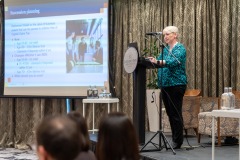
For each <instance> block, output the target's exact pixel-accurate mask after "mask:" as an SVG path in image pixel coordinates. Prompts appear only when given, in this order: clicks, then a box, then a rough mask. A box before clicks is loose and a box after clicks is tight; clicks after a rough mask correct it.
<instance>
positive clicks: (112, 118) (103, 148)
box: [96, 112, 139, 160]
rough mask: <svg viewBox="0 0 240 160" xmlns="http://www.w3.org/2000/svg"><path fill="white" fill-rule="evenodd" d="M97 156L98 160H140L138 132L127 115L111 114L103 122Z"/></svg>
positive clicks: (101, 123) (100, 127) (99, 134)
mask: <svg viewBox="0 0 240 160" xmlns="http://www.w3.org/2000/svg"><path fill="white" fill-rule="evenodd" d="M96 155H97V159H98V160H123V159H124V160H139V150H138V139H137V136H136V131H135V128H134V126H133V124H132V122H131V121H130V119H129V118H128V117H127V116H126V115H125V114H123V113H119V112H116V113H110V114H108V115H107V116H106V117H105V118H103V119H102V120H101V122H100V126H99V133H98V143H97V151H96Z"/></svg>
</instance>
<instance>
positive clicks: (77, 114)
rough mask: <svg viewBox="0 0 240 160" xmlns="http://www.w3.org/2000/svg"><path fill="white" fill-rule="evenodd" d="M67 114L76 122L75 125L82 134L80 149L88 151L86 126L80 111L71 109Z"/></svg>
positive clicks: (88, 143)
mask: <svg viewBox="0 0 240 160" xmlns="http://www.w3.org/2000/svg"><path fill="white" fill-rule="evenodd" d="M67 116H68V117H69V118H70V119H71V120H73V121H74V122H76V124H77V127H78V129H79V131H80V134H81V135H83V137H81V139H82V146H81V150H82V151H88V150H89V149H90V139H89V134H88V127H87V123H86V120H85V118H84V117H83V116H82V114H81V113H80V112H77V111H71V112H69V113H68V114H67Z"/></svg>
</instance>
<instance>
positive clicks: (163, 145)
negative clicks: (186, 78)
mask: <svg viewBox="0 0 240 160" xmlns="http://www.w3.org/2000/svg"><path fill="white" fill-rule="evenodd" d="M155 36H156V38H157V39H158V40H159V38H158V37H157V35H155ZM159 42H161V41H160V40H159ZM159 46H161V48H162V60H163V49H164V45H163V44H161V45H159ZM162 73H163V72H161V74H162ZM160 83H161V86H162V75H161V80H160ZM159 101H160V105H159V110H160V111H159V130H158V131H157V132H156V133H155V134H154V135H153V136H152V138H151V139H150V140H149V141H148V142H147V143H146V144H145V145H144V146H143V147H142V148H141V149H140V152H151V151H161V150H162V149H163V148H166V150H168V149H171V150H172V152H173V154H174V155H175V154H176V152H175V151H174V149H173V147H172V146H171V144H170V143H169V141H168V140H167V137H166V136H165V135H164V132H163V131H162V90H161V92H160V96H159ZM156 136H159V139H158V140H159V143H158V144H157V143H154V142H152V140H153V139H154V138H155V137H156ZM149 143H151V144H152V145H153V146H154V147H155V149H148V150H144V148H145V147H146V146H147V145H148V144H149Z"/></svg>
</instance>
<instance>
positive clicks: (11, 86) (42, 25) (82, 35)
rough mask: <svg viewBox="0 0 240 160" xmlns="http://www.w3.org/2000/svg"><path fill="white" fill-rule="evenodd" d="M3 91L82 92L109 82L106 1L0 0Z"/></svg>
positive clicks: (74, 93)
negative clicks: (2, 12)
mask: <svg viewBox="0 0 240 160" xmlns="http://www.w3.org/2000/svg"><path fill="white" fill-rule="evenodd" d="M4 8H5V26H4V27H5V32H4V33H5V53H4V58H5V60H4V65H5V70H4V78H5V83H4V95H33V96H34V95H42V96H85V95H86V88H88V87H89V86H90V85H91V86H97V87H98V88H99V89H101V88H103V87H104V86H105V87H108V86H106V84H108V54H109V53H108V48H109V47H108V1H107V0H78V1H77V0H74V1H71V0H70V1H69V0H64V1H63V0H61V1H60V0H59V1H58V0H52V1H48V2H45V3H44V1H42V2H41V3H39V2H38V1H36V0H31V1H30V0H29V2H28V3H26V2H24V4H21V2H14V1H13V0H5V2H4Z"/></svg>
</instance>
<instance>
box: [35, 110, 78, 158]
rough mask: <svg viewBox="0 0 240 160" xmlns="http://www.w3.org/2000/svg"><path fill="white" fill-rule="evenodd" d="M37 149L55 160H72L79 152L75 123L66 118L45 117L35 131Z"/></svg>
mask: <svg viewBox="0 0 240 160" xmlns="http://www.w3.org/2000/svg"><path fill="white" fill-rule="evenodd" d="M36 138H37V148H38V147H39V146H43V148H44V149H45V151H46V152H47V153H48V154H49V155H51V157H53V158H54V159H56V160H73V159H75V158H76V157H77V155H78V154H79V151H80V150H81V141H80V136H79V132H78V129H77V125H76V123H74V122H73V121H72V120H70V119H69V118H67V117H66V116H60V115H58V116H47V117H45V118H44V119H43V120H42V122H41V123H40V125H39V126H38V128H37V131H36Z"/></svg>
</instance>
